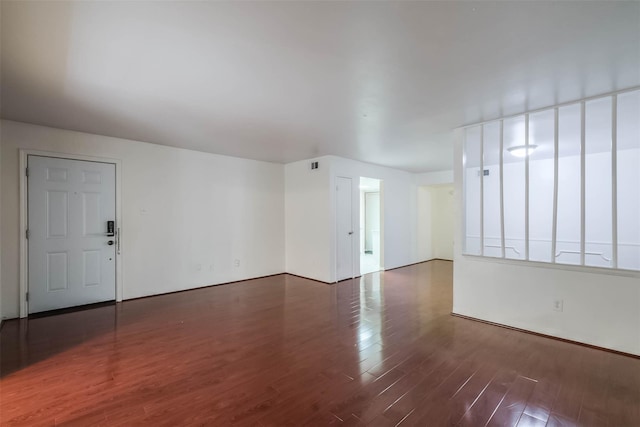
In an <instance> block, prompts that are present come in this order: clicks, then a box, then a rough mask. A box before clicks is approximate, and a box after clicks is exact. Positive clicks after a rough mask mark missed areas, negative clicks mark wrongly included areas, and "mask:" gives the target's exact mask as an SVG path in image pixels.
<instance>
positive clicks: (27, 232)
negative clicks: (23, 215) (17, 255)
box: [24, 228, 29, 239]
mask: <svg viewBox="0 0 640 427" xmlns="http://www.w3.org/2000/svg"><path fill="white" fill-rule="evenodd" d="M24 234H25V235H26V237H27V239H29V229H28V228H27V231H26V232H25V233H24Z"/></svg>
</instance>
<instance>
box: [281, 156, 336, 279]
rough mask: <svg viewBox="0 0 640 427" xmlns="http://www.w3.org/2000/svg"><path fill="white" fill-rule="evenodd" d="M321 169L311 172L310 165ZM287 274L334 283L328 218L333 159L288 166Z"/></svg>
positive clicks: (330, 231)
mask: <svg viewBox="0 0 640 427" xmlns="http://www.w3.org/2000/svg"><path fill="white" fill-rule="evenodd" d="M312 161H317V162H318V165H319V167H318V169H314V170H312V169H311V162H312ZM284 169H285V242H286V245H285V247H286V256H285V258H286V271H287V272H288V273H291V274H297V275H299V276H304V277H308V278H310V279H315V280H320V281H322V282H332V281H333V279H332V278H333V276H332V275H331V263H330V257H331V252H330V250H329V247H330V244H331V235H332V233H333V228H331V221H330V217H329V214H330V213H329V205H330V203H331V200H330V196H329V188H330V179H329V170H330V159H329V158H327V157H320V158H317V159H310V160H303V161H299V162H295V163H289V164H287V165H285V167H284Z"/></svg>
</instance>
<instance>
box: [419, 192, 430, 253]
mask: <svg viewBox="0 0 640 427" xmlns="http://www.w3.org/2000/svg"><path fill="white" fill-rule="evenodd" d="M432 211H433V208H432V200H431V187H428V186H420V187H418V258H419V259H421V260H425V261H426V260H430V259H433V258H434V256H433V232H432V229H433V219H432V218H431V213H432Z"/></svg>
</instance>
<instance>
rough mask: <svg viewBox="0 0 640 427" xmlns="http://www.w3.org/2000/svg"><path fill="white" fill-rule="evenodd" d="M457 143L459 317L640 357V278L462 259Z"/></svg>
mask: <svg viewBox="0 0 640 427" xmlns="http://www.w3.org/2000/svg"><path fill="white" fill-rule="evenodd" d="M457 140H458V141H457V143H456V145H455V162H454V166H455V168H454V171H455V189H456V192H455V196H456V200H455V202H454V206H455V214H456V220H455V221H456V223H455V246H454V263H453V266H454V275H453V277H454V283H453V312H454V313H458V314H462V315H465V316H471V317H475V318H478V319H483V320H488V321H491V322H496V323H500V324H504V325H509V326H513V327H516V328H521V329H526V330H529V331H533V332H539V333H543V334H548V335H552V336H556V337H559V338H565V339H569V340H574V341H579V342H583V343H587V344H592V345H596V346H600V347H605V348H610V349H613V350H618V351H623V352H627V353H632V354H637V355H640V276H639V275H637V274H634V273H630V274H628V275H622V274H620V275H617V274H613V272H610V271H606V270H595V269H588V268H581V267H570V266H560V265H558V266H551V265H545V264H539V263H527V262H522V261H505V260H497V259H490V258H481V257H474V256H465V255H462V250H461V248H462V246H461V242H462V230H463V218H462V209H461V206H462V202H463V201H462V173H463V172H462V142H461V141H462V132H461V131H458V132H457ZM556 299H561V300H563V302H564V304H563V311H560V312H559V311H555V310H554V304H553V303H554V300H556Z"/></svg>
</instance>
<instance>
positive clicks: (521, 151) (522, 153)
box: [507, 144, 538, 157]
mask: <svg viewBox="0 0 640 427" xmlns="http://www.w3.org/2000/svg"><path fill="white" fill-rule="evenodd" d="M536 148H538V146H537V145H535V144H529V146H528V147H527V146H526V145H516V146H515V147H509V148H507V151H508V152H509V153H511V154H513V155H514V156H516V157H526V156H528V155H530V154H531V153H533V152H534V151H535V150H536Z"/></svg>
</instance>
